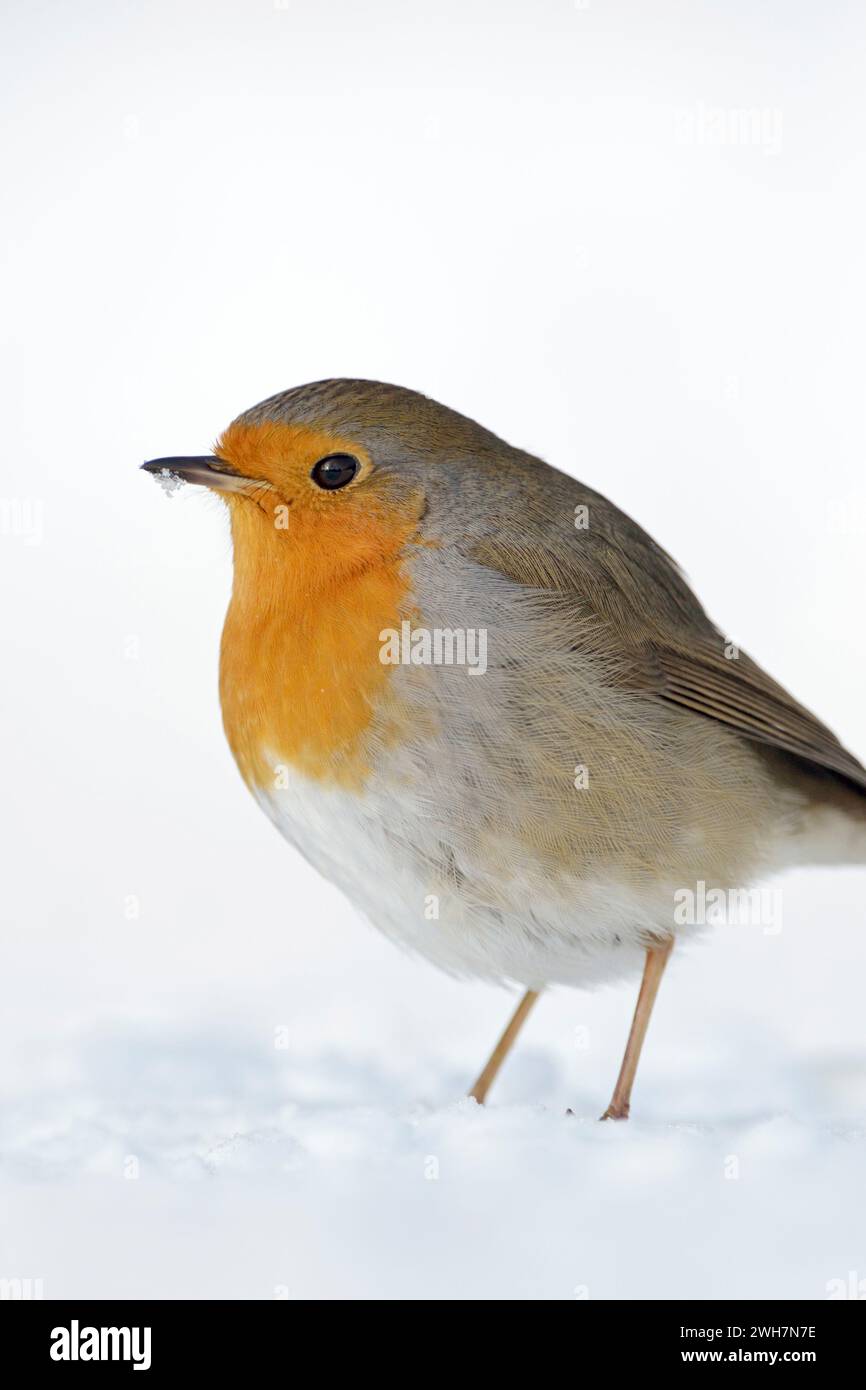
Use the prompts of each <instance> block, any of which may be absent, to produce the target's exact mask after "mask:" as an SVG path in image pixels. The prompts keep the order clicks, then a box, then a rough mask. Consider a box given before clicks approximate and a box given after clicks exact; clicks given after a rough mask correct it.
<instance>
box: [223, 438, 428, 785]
mask: <svg viewBox="0 0 866 1390" xmlns="http://www.w3.org/2000/svg"><path fill="white" fill-rule="evenodd" d="M215 452H216V453H217V454H218V455H219V457H220V458H222V459H224V460H225V461H226V462H227V463H229V464H230V465H231V467H232V468H233V469H235V470H236V471H237V472H238V473H241V474H243V475H244V476H246V477H251V478H261V479H262V481H263V482H266V483H268V484H269V485H270V486H269V487H268V488H263V489H262V490H261V491H260V492H259V491H256V492H255V493H254V494H253V495H252V496H243V495H239V494H228V495H227V496H226V501H227V503H228V506H229V509H230V512H231V523H232V540H233V545H234V584H233V588H232V598H231V603H230V605H229V610H228V613H227V615H226V622H225V627H224V629H223V639H222V648H221V656H220V698H221V701H222V708H223V721H224V724H225V729H226V735H227V737H228V740H229V744H230V746H231V749H232V752H233V753H234V756H235V759H236V761H237V763H238V766H239V768H240V770H241V773H242V775H243V776H244V778H245V779H246V781H247V782H248V783H250V784H255V785H258V786H262V787H273V786H277V785H278V784H279V782H278V779H279V775H280V774H279V772H278V770H277V769H278V766H279V765H280V764H286V765H289V766H291V767H293V768H295V769H296V770H298V771H300V772H303V773H304V774H305V775H307V776H309V777H313V778H315V779H317V780H320V781H330V782H333V783H337V784H341V785H355V786H357V785H358V784H359V783H361V782H363V779H364V776H365V774H366V772H367V770H368V768H369V752H370V750H369V746H368V745H369V741H368V738H367V734H368V731H369V729H370V726H371V724H372V722H373V720H374V718H376V719H377V731H378V732H379V733H380V734H381V732H382V731H383V730H384V729H386V728H387V727H389V726H390V727H391V729H392V731H393V730H395V729H396V727H397V725H398V723H399V716H398V712H397V711H396V709H392V708H389V699H388V697H389V692H388V689H387V682H388V677H389V673H390V670H391V668H390V667H388V666H386V665H383V664H382V662H381V661H380V659H379V652H380V648H381V642H380V640H379V634H380V632H381V631H382V630H383V629H385V628H391V627H399V624H400V622H401V620H402V619H403V618H404V617H407V616H409V615H410V613H411V610H412V603H411V595H410V594H409V586H408V581H407V578H406V574H405V564H404V559H405V554H404V553H405V548H406V546H407V544H409V543H410V542H411V541H412V539H413V538H414V535H415V533H416V530H417V525H418V520H419V517H420V515H421V510H422V507H423V497H422V496H420V494H413V493H406V492H405V491H402V492H398V491H396V490H395V489H394V487H393V485H391V484H390V483H389V481H388V480H387V479H385V480H382V479H379V478H378V477H377V475H376V470H375V465H374V462H373V460H371V458H370V456H369V454H368V453H367V451H366V450H365V449H364V448H363V447H362V446H360V445H359V444H357V443H355V442H354V441H352V440H347V439H340V438H337V437H335V436H333V435H330V434H327V433H325V432H322V431H320V430H315V429H311V428H308V427H306V426H301V425H278V424H266V425H254V426H243V425H238V424H235V425H232V426H231V427H230V428H229V429H228V430H227V431H226V433H225V434H224V435H223V436H222V438H221V439H220V440H219V442H218V444H217V446H216V450H215ZM334 453H347V454H351V455H352V456H353V457H354V458H356V459H358V461H359V463H360V468H359V471H358V473H357V474H356V476H355V478H353V480H352V481H351V482H350V483H349V484H348V485H347V486H346V487H344V488H340V489H338V490H336V491H333V492H328V491H325V490H323V489H321V488H319V487H317V486H316V484H315V482H314V481H313V480H312V479H311V477H310V474H311V471H312V469H313V467H314V465H315V464H316V463H317V462H318V461H319V460H320V459H321V458H324V457H326V456H327V455H329V454H334Z"/></svg>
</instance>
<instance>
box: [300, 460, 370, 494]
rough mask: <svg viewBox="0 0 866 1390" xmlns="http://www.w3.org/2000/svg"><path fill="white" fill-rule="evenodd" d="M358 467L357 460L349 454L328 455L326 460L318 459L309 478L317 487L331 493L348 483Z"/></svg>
mask: <svg viewBox="0 0 866 1390" xmlns="http://www.w3.org/2000/svg"><path fill="white" fill-rule="evenodd" d="M359 467H360V464H359V463H358V460H357V459H356V458H353V457H352V455H351V454H328V457H327V458H323V459H319V462H318V463H317V464H316V466H315V468H314V469H313V471H312V473H311V474H310V477H311V478H312V480H313V482H314V483H315V484H316V485H317V487H323V488H325V489H326V490H327V491H328V492H333V491H334V489H335V488H338V487H345V486H346V484H347V483H350V482H351V481H352V479H353V478H354V476H355V474H356V473H357V471H358V469H359Z"/></svg>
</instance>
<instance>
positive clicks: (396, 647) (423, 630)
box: [379, 620, 487, 676]
mask: <svg viewBox="0 0 866 1390" xmlns="http://www.w3.org/2000/svg"><path fill="white" fill-rule="evenodd" d="M379 641H380V643H381V646H380V648H379V660H380V661H381V663H382V665H383V666H465V667H466V668H467V670H468V672H469V675H470V676H483V675H484V672H485V671H486V670H487V629H486V628H484V627H413V626H412V624H411V623H410V622H408V621H406V620H404V621H403V622H402V623H401V624H400V630H399V631H398V630H397V628H394V627H386V628H383V630H382V631H381V632H380V633H379Z"/></svg>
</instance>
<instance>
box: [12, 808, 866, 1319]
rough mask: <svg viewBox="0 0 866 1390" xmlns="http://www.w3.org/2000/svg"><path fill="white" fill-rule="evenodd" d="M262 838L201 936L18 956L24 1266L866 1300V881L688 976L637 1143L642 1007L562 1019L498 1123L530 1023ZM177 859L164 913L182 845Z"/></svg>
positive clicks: (509, 1291) (736, 942) (248, 1287)
mask: <svg viewBox="0 0 866 1390" xmlns="http://www.w3.org/2000/svg"><path fill="white" fill-rule="evenodd" d="M230 791H231V792H233V793H234V794H236V795H237V796H238V797H240V796H241V795H242V792H241V788H240V787H239V786H236V787H231V788H230ZM251 809H253V810H254V808H251ZM256 826H257V829H258V836H257V839H256V840H255V842H254V844H253V846H252V848H251V849H250V850H245V851H244V854H243V856H242V857H240V858H237V859H236V860H235V863H234V865H233V867H232V869H231V871H230V873H226V874H217V875H216V879H217V880H218V881H217V882H214V883H212V884H208V883H207V882H204V881H203V880H202V879H201V878H200V877H199V876H198V872H197V870H200V868H201V865H200V864H199V865H196V864H195V863H194V862H189V861H186V869H185V872H188V873H189V876H190V884H189V892H190V899H191V900H192V901H194V902H195V903H196V904H197V906H196V908H195V911H194V912H191V913H190V915H189V917H188V919H187V923H186V938H187V939H186V940H185V941H180V940H175V941H174V944H172V943H173V934H174V932H175V931H176V930H179V927H178V926H177V924H176V923H175V922H174V921H173V920H169V921H167V922H162V921H159V920H152V921H151V922H150V924H149V925H145V923H146V920H147V914H145V913H144V912H143V913H142V917H141V918H140V919H138V920H137V921H136V920H133V921H131V922H129V921H126V920H122V919H121V913H120V911H119V906H120V905H119V904H118V905H115V913H116V916H117V917H118V918H119V919H121V920H117V921H111V920H110V914H109V920H106V921H104V922H103V923H102V924H101V925H99V926H98V927H97V928H96V929H95V931H94V932H93V933H91V934H90V935H89V936H88V938H87V939H86V940H85V942H84V943H83V945H82V944H81V943H79V946H76V945H75V944H74V943H73V942H72V941H70V938H69V935H68V931H67V926H66V923H65V922H62V921H61V922H60V923H58V924H57V926H56V927H55V928H53V929H52V928H51V927H50V926H42V927H40V928H39V929H37V930H34V931H32V932H22V933H21V934H20V935H19V937H18V938H17V950H16V958H15V960H14V962H13V969H12V971H11V975H12V977H13V978H14V980H15V981H16V983H15V986H14V987H12V986H10V984H9V978H10V976H9V974H8V973H7V974H6V975H5V976H4V984H3V1004H4V1009H5V1011H6V1014H7V1017H8V1018H10V1019H11V1024H10V1026H11V1029H12V1037H13V1039H14V1041H15V1043H16V1046H15V1049H14V1053H10V1052H9V1050H8V1049H7V1048H5V1047H4V1052H3V1055H4V1058H6V1061H5V1064H4V1068H3V1075H2V1082H3V1087H2V1094H3V1105H2V1122H0V1152H2V1168H0V1174H2V1191H3V1194H4V1196H3V1207H4V1212H3V1229H4V1237H3V1246H4V1268H8V1269H10V1270H12V1271H13V1272H15V1273H17V1274H19V1275H20V1276H21V1277H24V1276H29V1277H34V1278H36V1277H38V1278H41V1279H42V1280H43V1282H44V1287H45V1291H46V1296H67V1295H69V1296H82V1297H97V1296H109V1295H113V1296H119V1297H133V1296H148V1295H149V1296H158V1297H181V1298H183V1297H245V1298H271V1297H289V1298H308V1297H314V1298H319V1297H327V1298H353V1297H383V1298H449V1297H453V1298H530V1299H531V1298H548V1299H584V1298H606V1297H616V1298H635V1297H641V1296H643V1297H646V1296H653V1297H660V1298H670V1297H676V1296H683V1297H698V1298H708V1297H713V1296H719V1297H726V1298H731V1297H735V1296H739V1297H755V1298H762V1297H771V1296H779V1297H789V1298H806V1299H816V1298H823V1297H825V1296H826V1291H827V1288H828V1285H829V1283H830V1281H832V1280H847V1279H848V1277H849V1272H850V1271H851V1270H854V1271H859V1272H860V1273H859V1277H861V1278H862V1277H863V1274H864V1273H866V1214H864V1204H863V1202H862V1200H861V1193H862V1174H863V1168H864V1161H866V1047H864V1043H863V1037H862V1010H861V1005H860V997H861V989H860V980H861V978H862V966H863V957H864V943H863V936H862V924H861V923H860V922H859V921H858V920H857V909H858V906H859V902H860V896H861V893H862V883H861V882H860V881H859V877H858V875H856V874H855V873H854V872H853V871H852V872H851V873H843V874H841V875H835V876H834V875H830V874H824V873H822V874H814V875H812V874H806V873H802V874H798V875H796V876H794V877H793V878H791V879H788V880H784V881H783V882H784V884H785V890H784V891H785V897H786V903H785V906H786V922H785V928H784V930H783V931H782V932H781V933H780V934H779V935H778V936H772V937H771V936H766V935H764V934H762V933H761V932H760V931H755V930H753V929H746V928H742V927H723V928H720V929H719V931H718V932H717V933H716V935H715V936H714V938H713V939H711V940H710V941H707V942H704V943H702V944H700V945H695V946H694V947H687V948H686V949H684V950H683V951H682V952H681V954H680V958H679V959H678V960H676V961H675V962H674V963H673V964H672V966H671V969H670V972H669V976H668V978H667V979H666V980H665V982H664V985H663V989H662V993H661V996H660V1002H659V1006H658V1013H657V1017H656V1018H655V1019H654V1022H653V1028H652V1031H651V1033H650V1038H649V1042H648V1045H647V1052H646V1055H645V1058H644V1062H643V1065H642V1070H641V1073H640V1075H639V1078H638V1085H637V1090H636V1095H635V1107H634V1108H635V1115H634V1118H633V1119H632V1120H631V1121H629V1122H628V1124H619V1125H617V1124H611V1123H604V1124H603V1123H600V1122H599V1120H598V1118H597V1116H598V1115H599V1114H600V1113H601V1110H602V1109H603V1107H604V1104H605V1102H606V1100H607V1090H608V1088H609V1086H610V1085H611V1084H612V1081H613V1078H614V1075H615V1071H616V1067H617V1064H618V1060H619V1057H618V1053H619V1049H620V1047H621V1045H622V1043H623V1041H624V1037H625V1032H626V1028H627V1023H628V1014H629V1011H630V1008H631V1005H632V997H633V991H631V990H629V989H627V988H621V989H620V988H617V989H615V990H609V991H602V992H600V993H594V994H583V993H581V992H578V991H558V992H555V993H553V994H551V995H550V996H549V997H547V998H544V999H542V1000H541V1001H540V1003H539V1005H538V1006H537V1008H536V1010H535V1013H534V1014H533V1015H532V1016H531V1018H530V1020H529V1022H528V1023H527V1026H526V1029H525V1033H524V1035H523V1038H522V1039H521V1042H520V1043H519V1045H518V1048H517V1051H516V1052H515V1053H514V1054H513V1056H512V1058H511V1059H510V1061H509V1063H508V1064H507V1066H506V1069H505V1070H504V1072H503V1073H502V1075H501V1077H500V1080H499V1082H498V1083H497V1086H496V1088H495V1089H494V1091H493V1093H492V1095H491V1099H490V1102H489V1104H488V1106H487V1107H486V1108H484V1109H481V1108H479V1107H478V1106H476V1105H475V1103H474V1102H473V1101H469V1100H466V1099H464V1098H462V1092H463V1091H464V1090H465V1087H466V1085H467V1084H468V1083H469V1081H470V1080H471V1079H472V1076H473V1073H474V1072H475V1071H476V1070H477V1068H478V1066H479V1065H480V1063H481V1061H482V1054H483V1052H484V1050H485V1048H486V1047H487V1046H488V1045H489V1044H490V1043H491V1042H492V1041H493V1038H494V1036H495V1034H496V1032H497V1031H498V1029H499V1027H500V1026H501V1024H502V1023H503V1022H504V1019H505V1016H506V1013H507V1010H508V1009H509V1008H510V1007H511V1004H512V1001H511V1000H510V999H509V997H508V996H507V995H506V994H505V993H504V992H500V991H496V990H493V989H488V988H486V987H479V986H474V985H466V984H461V983H459V982H454V981H450V980H448V979H447V978H445V977H440V976H438V975H436V974H435V973H434V972H432V971H431V970H430V969H429V968H428V967H426V966H424V965H423V964H420V963H415V962H413V961H410V960H409V959H407V958H405V957H403V956H401V955H400V954H399V953H397V952H396V951H394V949H393V948H392V947H390V946H389V945H388V944H387V943H385V942H384V941H382V940H380V939H379V938H378V937H376V936H375V935H374V934H373V933H371V932H370V931H369V930H368V929H366V928H365V927H364V926H363V925H362V924H361V923H360V922H358V921H357V920H356V919H355V918H354V915H353V913H352V911H351V909H349V908H348V907H346V906H345V905H344V904H343V903H342V901H341V900H340V899H339V898H338V897H337V895H336V894H335V893H333V892H332V891H331V890H330V889H327V888H324V887H322V888H321V889H320V888H319V887H318V885H317V883H316V882H315V880H313V879H311V880H310V881H309V882H307V873H308V871H307V870H306V868H305V866H301V867H300V868H299V866H298V865H294V864H293V863H292V862H291V858H289V860H288V862H287V863H286V877H287V881H291V882H293V883H294V884H295V885H296V898H295V904H294V906H293V905H292V904H291V903H282V904H279V903H275V902H274V893H273V888H274V884H275V883H277V882H279V880H278V879H277V878H275V877H274V876H273V875H274V874H275V873H277V872H278V871H279V867H280V865H281V863H282V862H283V858H284V856H291V852H290V851H289V850H288V848H284V847H283V845H282V844H281V842H279V841H278V840H277V839H276V837H273V836H272V832H270V830H269V827H268V826H267V825H266V823H265V822H264V820H263V819H262V820H261V822H260V823H259V822H258V821H257V820H255V819H254V820H253V824H251V825H250V827H249V829H250V830H253V829H254V827H256ZM217 838H218V839H219V837H217ZM172 847H174V848H173V849H172ZM217 848H218V849H219V850H220V859H222V858H223V856H225V857H228V858H230V857H231V855H230V848H229V846H228V845H226V844H224V843H223V844H218V845H217ZM154 855H155V860H156V863H155V865H153V866H152V868H153V880H154V881H153V884H152V886H151V891H152V893H153V894H154V895H155V899H156V901H155V902H154V904H153V912H154V913H155V914H158V913H159V911H160V908H161V904H160V901H159V899H160V890H161V888H162V889H165V888H168V889H170V890H171V891H172V892H174V888H173V875H174V873H175V872H176V869H177V864H176V862H175V856H176V855H183V850H182V848H181V842H180V840H179V839H175V838H174V837H173V836H172V835H171V834H168V836H161V837H160V838H159V839H158V841H157V844H156V845H155V847H154ZM217 862H220V860H219V859H218V860H217ZM268 867H269V868H270V870H271V873H270V874H269V873H268V872H266V871H265V870H266V869H267V868H268ZM289 876H291V877H289ZM299 883H300V887H301V897H302V900H305V895H306V894H307V893H309V895H310V897H309V904H313V903H315V904H316V911H315V914H313V912H312V910H310V915H309V916H308V917H307V916H306V912H307V907H306V905H305V906H304V908H303V910H302V911H301V912H300V913H299V912H298V905H299V904H298V899H297V885H298V884H299ZM256 884H260V885H264V886H263V887H258V888H257V887H256V886H255V885H256ZM222 889H226V890H227V891H226V894H225V896H224V897H223V898H222V902H221V901H220V898H221V890H222ZM277 897H279V894H277ZM822 908H823V909H824V911H825V915H824V920H823V925H822V927H821V946H820V950H816V948H815V939H816V938H815V931H816V927H815V923H816V922H817V920H818V918H819V915H820V913H821V911H822ZM188 909H189V903H186V904H184V906H183V909H182V911H181V912H180V914H179V915H181V916H182V915H183V914H185V913H186V912H187V911H188ZM173 916H174V914H173V913H171V912H169V913H168V917H169V918H170V919H171V918H173ZM46 951H47V952H48V959H49V960H50V961H51V965H50V968H49V970H48V971H47V972H46V970H45V959H46V956H45V952H46ZM79 951H81V953H82V954H81V959H80V960H79V963H78V972H77V974H76V973H75V972H74V971H73V970H72V969H71V965H72V962H73V961H74V959H75V957H76V955H78V953H79ZM55 953H56V955H55ZM807 964H808V967H809V968H808V970H807V969H806V966H807ZM70 984H71V986H72V989H71V994H72V997H71V998H70V993H69V991H70ZM569 1107H570V1108H571V1109H572V1110H573V1111H574V1112H575V1113H574V1114H573V1115H571V1116H569V1115H568V1114H567V1113H566V1111H567V1110H568V1108H569Z"/></svg>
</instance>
